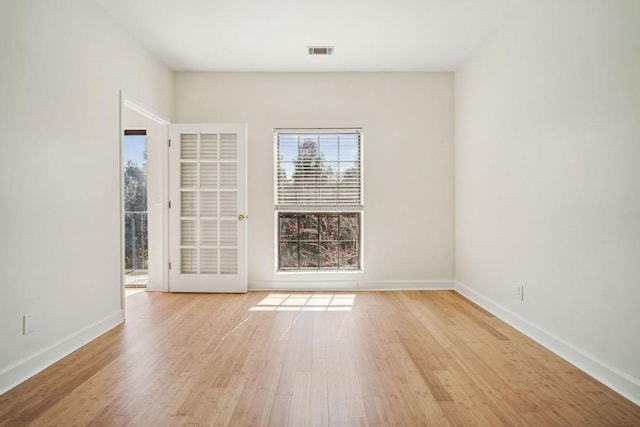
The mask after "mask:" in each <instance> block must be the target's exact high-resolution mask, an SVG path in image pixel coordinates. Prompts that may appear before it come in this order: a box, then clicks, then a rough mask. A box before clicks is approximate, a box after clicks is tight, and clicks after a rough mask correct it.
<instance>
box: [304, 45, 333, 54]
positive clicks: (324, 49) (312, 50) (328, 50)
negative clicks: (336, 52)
mask: <svg viewBox="0 0 640 427" xmlns="http://www.w3.org/2000/svg"><path fill="white" fill-rule="evenodd" d="M307 50H308V52H309V55H333V46H309V47H308V48H307Z"/></svg>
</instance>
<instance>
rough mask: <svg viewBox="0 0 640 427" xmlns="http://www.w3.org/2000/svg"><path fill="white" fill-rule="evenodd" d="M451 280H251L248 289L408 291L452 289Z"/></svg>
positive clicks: (452, 282)
mask: <svg viewBox="0 0 640 427" xmlns="http://www.w3.org/2000/svg"><path fill="white" fill-rule="evenodd" d="M453 285H454V281H453V280H381V281H366V280H311V279H308V278H307V279H305V278H304V277H301V278H300V279H296V280H252V281H249V290H250V291H408V290H432V291H433V290H453V289H454V286H453Z"/></svg>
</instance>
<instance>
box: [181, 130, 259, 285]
mask: <svg viewBox="0 0 640 427" xmlns="http://www.w3.org/2000/svg"><path fill="white" fill-rule="evenodd" d="M170 129H171V130H170V134H171V145H170V148H169V197H170V208H169V248H170V249H169V262H170V264H169V265H170V270H169V290H170V291H171V292H246V291H247V221H246V207H247V167H246V151H247V150H246V147H247V126H246V125H238V124H172V125H171V128H170Z"/></svg>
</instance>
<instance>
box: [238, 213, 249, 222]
mask: <svg viewBox="0 0 640 427" xmlns="http://www.w3.org/2000/svg"><path fill="white" fill-rule="evenodd" d="M245 219H249V217H248V216H244V215H242V214H239V215H238V221H244V220H245Z"/></svg>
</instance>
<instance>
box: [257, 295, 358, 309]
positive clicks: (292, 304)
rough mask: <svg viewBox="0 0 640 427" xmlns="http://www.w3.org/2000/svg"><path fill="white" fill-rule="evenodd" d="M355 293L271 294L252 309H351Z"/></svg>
mask: <svg viewBox="0 0 640 427" xmlns="http://www.w3.org/2000/svg"><path fill="white" fill-rule="evenodd" d="M355 300H356V296H355V294H284V293H276V294H269V295H267V296H266V297H264V298H263V299H262V301H260V302H259V303H258V304H256V305H255V306H254V307H251V308H250V309H249V310H250V311H351V307H353V303H354V302H355Z"/></svg>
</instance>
